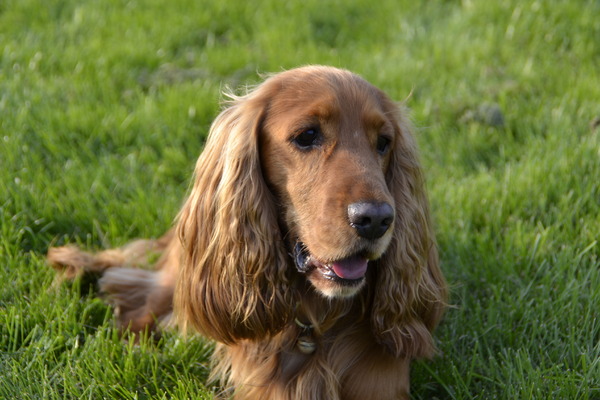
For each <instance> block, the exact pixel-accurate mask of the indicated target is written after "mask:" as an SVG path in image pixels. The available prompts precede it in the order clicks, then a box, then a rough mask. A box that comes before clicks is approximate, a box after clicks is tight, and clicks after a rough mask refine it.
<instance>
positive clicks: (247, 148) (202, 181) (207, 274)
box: [174, 87, 292, 343]
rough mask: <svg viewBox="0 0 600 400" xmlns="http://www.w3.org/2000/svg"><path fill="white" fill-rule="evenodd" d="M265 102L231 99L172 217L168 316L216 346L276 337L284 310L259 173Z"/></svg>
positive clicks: (281, 268) (285, 295) (280, 252)
mask: <svg viewBox="0 0 600 400" xmlns="http://www.w3.org/2000/svg"><path fill="white" fill-rule="evenodd" d="M263 92H264V90H263ZM267 98H268V96H267V94H266V93H262V92H261V89H260V87H259V88H258V89H256V90H255V91H254V92H252V93H250V94H248V95H246V96H244V97H236V98H233V97H232V101H231V102H230V104H229V107H228V108H227V109H225V110H224V111H223V112H222V113H221V114H220V115H219V116H218V117H217V119H216V120H215V122H214V123H213V126H212V127H211V130H210V133H209V137H208V140H207V143H206V146H205V149H204V151H203V153H202V154H201V156H200V157H199V159H198V162H197V164H196V170H195V180H194V185H193V189H192V191H191V194H190V196H189V198H188V199H187V201H186V202H185V204H184V206H183V209H182V210H181V213H180V215H179V222H178V227H177V231H178V234H179V236H180V238H181V240H182V246H183V260H182V267H181V270H180V275H179V278H178V283H177V286H176V291H175V299H174V303H175V310H176V312H177V314H178V316H179V318H180V320H181V322H182V324H183V325H187V324H190V325H191V326H192V327H193V328H195V329H196V330H197V331H199V332H200V333H202V334H204V335H207V336H209V337H212V338H214V339H216V340H218V341H221V342H224V343H233V342H235V341H236V340H239V339H242V338H260V337H264V336H266V335H269V334H271V333H274V332H276V331H278V330H279V329H280V328H281V327H282V325H283V324H284V323H285V322H286V321H287V320H288V318H289V317H290V316H289V315H288V314H289V310H290V309H291V308H292V307H291V306H290V305H291V304H292V301H291V300H290V299H289V296H290V292H291V291H290V290H289V287H288V279H287V276H286V269H287V263H288V261H287V259H288V256H287V253H286V250H285V247H284V244H283V241H282V239H281V237H282V236H281V234H280V230H279V226H278V223H277V217H276V216H277V214H276V207H275V203H274V200H273V198H272V195H271V193H270V192H269V190H268V188H267V186H266V184H265V182H264V179H263V177H262V173H261V167H260V157H259V148H258V143H259V141H258V135H259V134H260V129H261V122H262V120H263V119H264V115H265V112H266V108H267V104H266V103H267V101H268V100H267Z"/></svg>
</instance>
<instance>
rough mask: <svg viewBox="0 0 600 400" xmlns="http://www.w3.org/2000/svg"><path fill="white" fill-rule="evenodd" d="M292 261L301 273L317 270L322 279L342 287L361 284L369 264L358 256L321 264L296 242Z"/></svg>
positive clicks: (304, 247) (362, 257) (301, 244)
mask: <svg viewBox="0 0 600 400" xmlns="http://www.w3.org/2000/svg"><path fill="white" fill-rule="evenodd" d="M294 261H295V263H296V268H297V269H298V271H299V272H301V273H308V272H311V271H313V270H318V271H319V272H320V273H321V275H322V276H323V277H324V278H326V279H329V280H332V281H335V282H338V283H342V284H344V285H355V284H359V283H361V282H362V281H363V279H364V278H365V274H366V273H367V267H368V263H369V260H368V259H367V258H366V257H364V256H362V255H360V254H357V255H354V256H351V257H346V258H343V259H341V260H336V261H332V262H322V261H320V260H318V259H317V258H316V257H314V256H313V255H312V254H311V253H310V252H309V251H308V250H307V248H306V246H305V245H304V243H302V242H296V245H295V246H294Z"/></svg>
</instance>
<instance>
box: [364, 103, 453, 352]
mask: <svg viewBox="0 0 600 400" xmlns="http://www.w3.org/2000/svg"><path fill="white" fill-rule="evenodd" d="M384 103H385V105H386V108H387V109H388V110H386V111H387V112H388V113H389V114H388V115H390V116H393V118H395V129H396V144H395V147H394V150H393V156H392V160H391V164H390V167H389V170H388V174H387V177H386V179H387V182H388V185H389V188H390V190H391V193H392V196H394V199H395V202H396V221H395V226H394V235H393V239H392V242H391V243H390V247H389V248H388V250H387V252H386V253H385V254H384V256H383V257H382V259H381V260H380V263H379V265H378V267H377V279H376V288H375V290H374V291H373V292H374V296H375V297H374V301H373V309H372V317H371V318H372V329H373V331H374V334H375V335H376V337H377V338H378V340H379V341H380V342H381V343H383V344H384V345H385V346H386V347H387V348H388V349H389V350H390V351H391V352H392V354H394V355H396V356H397V357H400V356H405V357H410V358H415V357H416V358H418V357H431V356H432V355H433V354H434V352H435V345H434V342H433V338H432V335H431V332H432V330H433V329H434V328H435V327H436V325H437V324H438V322H439V320H440V318H441V316H442V312H443V308H444V306H445V304H446V283H445V281H444V278H443V276H442V273H441V271H440V269H439V262H438V254H437V249H436V244H435V237H434V233H433V230H432V227H431V222H430V217H429V205H428V200H427V196H426V194H425V188H424V183H423V178H422V174H421V167H420V164H419V160H418V155H417V150H416V145H415V142H414V138H413V136H412V134H411V126H410V123H409V121H408V120H407V119H406V117H405V116H404V110H400V109H399V108H398V107H397V106H396V105H394V104H393V103H392V102H391V101H390V100H388V99H385V100H384Z"/></svg>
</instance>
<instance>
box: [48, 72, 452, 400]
mask: <svg viewBox="0 0 600 400" xmlns="http://www.w3.org/2000/svg"><path fill="white" fill-rule="evenodd" d="M411 130H412V128H411V125H410V123H409V121H408V118H407V116H406V111H405V110H404V109H403V108H402V107H400V106H398V105H396V104H395V103H393V102H392V101H391V100H390V99H389V98H388V96H387V95H386V94H384V92H382V91H381V90H379V89H377V88H376V87H374V86H373V85H371V84H370V83H368V82H367V81H365V80H364V79H362V78H361V77H359V76H358V75H356V74H353V73H351V72H349V71H347V70H342V69H337V68H333V67H325V66H306V67H301V68H297V69H292V70H288V71H284V72H281V73H279V74H275V75H273V76H270V77H269V78H268V79H266V80H265V81H264V82H263V83H262V84H260V85H258V86H257V87H256V88H254V89H253V90H251V91H249V92H248V93H247V94H246V95H243V96H233V95H232V96H230V98H229V100H228V101H227V103H226V106H225V108H224V110H223V111H222V112H221V113H220V115H219V116H218V117H217V118H216V120H215V121H214V123H213V125H212V127H211V129H210V132H209V136H208V139H207V142H206V145H205V148H204V151H203V152H202V154H201V155H200V157H199V158H198V161H197V164H196V168H195V176H194V180H193V187H192V188H191V190H190V193H189V196H188V197H187V200H186V201H185V203H184V205H183V207H182V209H181V211H180V213H179V215H178V217H177V218H176V220H175V224H174V228H172V229H171V230H170V231H168V232H167V233H166V234H165V235H164V236H163V237H161V238H159V239H158V240H138V241H134V242H132V243H130V244H128V245H126V246H125V247H122V248H120V249H112V250H105V251H101V252H99V253H96V254H92V253H88V252H85V251H82V250H80V249H78V248H76V247H72V246H67V247H59V248H51V249H50V250H49V252H48V261H49V263H50V264H51V265H52V266H53V267H55V268H56V269H57V270H59V271H62V274H63V275H64V276H66V277H70V278H73V277H75V276H77V275H80V274H83V273H90V272H93V273H99V274H100V275H101V278H100V280H99V286H100V289H101V292H102V293H104V294H105V295H106V296H107V298H108V299H109V301H110V302H111V303H112V304H113V305H114V307H115V308H114V309H115V313H116V315H117V324H118V326H119V327H120V328H121V329H122V330H123V331H130V332H134V333H141V332H144V331H146V332H148V331H160V330H162V329H164V326H167V325H172V324H173V322H174V321H176V324H177V325H178V326H179V327H180V328H181V329H185V330H188V329H192V330H194V331H196V332H199V333H200V334H202V335H205V336H206V337H208V338H211V339H213V340H215V341H216V343H217V344H216V347H215V351H214V355H213V358H212V360H213V370H212V371H213V372H212V377H213V378H214V379H216V380H219V381H220V382H221V384H222V385H223V386H224V387H225V388H226V389H224V391H223V393H222V395H223V396H225V397H234V398H235V399H311V400H314V399H331V400H333V399H344V400H353V399H360V400H365V399H378V400H380V399H407V398H409V366H410V363H411V361H412V360H413V359H415V358H428V357H431V356H432V355H433V354H434V353H435V344H434V339H433V337H432V331H433V330H434V328H435V327H436V326H437V325H438V323H439V321H440V319H441V316H442V314H443V311H444V308H445V304H446V296H447V289H446V284H445V281H444V278H443V275H442V273H441V270H440V268H439V262H438V254H437V249H436V244H435V238H434V233H433V230H432V224H431V221H430V214H429V206H428V200H427V196H426V193H425V190H424V183H423V177H422V171H421V167H420V164H419V160H418V155H417V150H416V146H415V139H414V137H413V134H412V133H411ZM153 254H158V255H159V256H158V259H157V260H156V261H155V262H154V263H153V266H152V268H151V269H142V268H138V267H139V266H143V265H145V264H148V263H149V260H151V259H152V258H153ZM154 258H155V259H156V257H154ZM173 315H175V317H176V318H175V319H173ZM227 388H228V389H227Z"/></svg>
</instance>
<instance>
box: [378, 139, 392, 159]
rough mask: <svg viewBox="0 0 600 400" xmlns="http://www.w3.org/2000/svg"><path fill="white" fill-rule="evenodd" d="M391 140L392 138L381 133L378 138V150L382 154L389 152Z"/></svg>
mask: <svg viewBox="0 0 600 400" xmlns="http://www.w3.org/2000/svg"><path fill="white" fill-rule="evenodd" d="M391 142H392V140H391V139H390V138H389V137H387V136H383V135H379V137H378V138H377V152H378V153H379V154H381V155H384V154H385V153H387V152H388V150H389V149H390V143H391Z"/></svg>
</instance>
